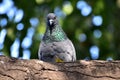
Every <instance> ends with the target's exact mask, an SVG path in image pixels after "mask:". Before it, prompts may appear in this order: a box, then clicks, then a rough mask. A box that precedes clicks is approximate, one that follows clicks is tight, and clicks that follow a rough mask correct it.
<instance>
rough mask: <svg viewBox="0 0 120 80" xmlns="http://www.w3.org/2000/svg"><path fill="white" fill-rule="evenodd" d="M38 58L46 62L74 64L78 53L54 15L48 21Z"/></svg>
mask: <svg viewBox="0 0 120 80" xmlns="http://www.w3.org/2000/svg"><path fill="white" fill-rule="evenodd" d="M38 57H39V59H40V60H43V61H45V62H73V61H75V60H76V52H75V48H74V46H73V44H72V42H71V41H70V40H69V39H68V37H67V36H66V34H65V32H64V31H63V29H62V28H61V26H60V25H59V22H58V19H57V17H56V15H55V14H54V13H49V14H48V15H47V19H46V32H45V34H44V36H43V38H42V41H41V43H40V47H39V51H38Z"/></svg>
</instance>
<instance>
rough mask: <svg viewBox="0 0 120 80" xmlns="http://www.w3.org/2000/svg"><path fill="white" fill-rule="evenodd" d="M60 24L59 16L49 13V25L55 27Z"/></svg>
mask: <svg viewBox="0 0 120 80" xmlns="http://www.w3.org/2000/svg"><path fill="white" fill-rule="evenodd" d="M57 24H58V20H57V17H56V15H55V14H54V13H49V14H48V15H47V26H48V27H50V28H51V29H52V28H53V27H55V26H56V25H57Z"/></svg>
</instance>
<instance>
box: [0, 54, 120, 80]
mask: <svg viewBox="0 0 120 80" xmlns="http://www.w3.org/2000/svg"><path fill="white" fill-rule="evenodd" d="M0 80H120V61H100V60H92V61H85V60H80V61H76V62H64V63H54V64H50V63H47V62H43V61H40V60H35V59H32V60H20V59H16V58H9V57H6V56H0Z"/></svg>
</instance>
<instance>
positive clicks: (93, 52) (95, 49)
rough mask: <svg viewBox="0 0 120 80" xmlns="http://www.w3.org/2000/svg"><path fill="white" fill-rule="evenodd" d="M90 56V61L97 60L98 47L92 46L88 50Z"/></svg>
mask: <svg viewBox="0 0 120 80" xmlns="http://www.w3.org/2000/svg"><path fill="white" fill-rule="evenodd" d="M90 54H91V58H92V59H98V58H99V48H98V46H92V47H91V48H90Z"/></svg>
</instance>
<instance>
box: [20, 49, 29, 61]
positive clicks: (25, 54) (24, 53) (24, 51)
mask: <svg viewBox="0 0 120 80" xmlns="http://www.w3.org/2000/svg"><path fill="white" fill-rule="evenodd" d="M30 55H31V52H30V50H28V49H26V50H23V57H22V59H30Z"/></svg>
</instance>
